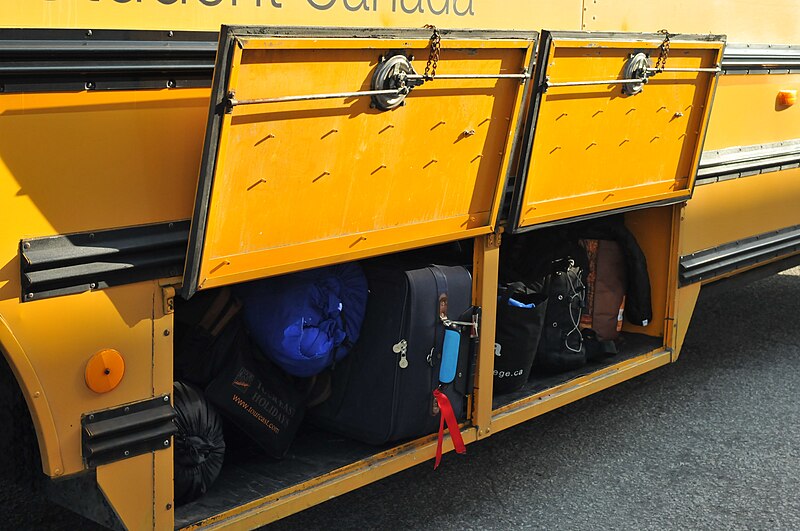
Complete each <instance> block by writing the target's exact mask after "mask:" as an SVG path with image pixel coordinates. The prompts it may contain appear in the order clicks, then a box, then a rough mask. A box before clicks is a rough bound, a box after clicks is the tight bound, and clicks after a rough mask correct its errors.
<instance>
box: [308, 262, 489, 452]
mask: <svg viewBox="0 0 800 531" xmlns="http://www.w3.org/2000/svg"><path fill="white" fill-rule="evenodd" d="M364 269H365V273H366V275H367V280H368V282H369V290H370V291H369V298H368V300H367V312H366V318H365V320H364V324H363V326H362V328H361V336H360V338H359V340H358V342H357V343H356V345H355V346H354V348H353V350H352V351H351V352H350V354H349V355H348V356H347V357H346V358H345V359H344V360H342V361H341V362H339V363H337V364H336V366H335V367H334V369H333V371H332V373H331V374H332V394H331V397H330V398H329V399H328V400H327V401H325V402H324V403H322V404H321V405H320V406H318V407H316V408H314V409H312V410H311V411H310V412H309V414H310V415H311V417H312V419H313V420H314V421H315V423H316V424H317V425H319V426H321V427H323V428H325V429H328V430H330V431H333V432H336V433H339V434H341V435H344V436H347V437H350V438H353V439H357V440H360V441H363V442H366V443H369V444H385V443H388V442H391V441H397V440H401V439H408V438H412V437H418V436H422V435H427V434H430V433H435V432H436V431H437V430H440V422H444V421H443V420H441V419H442V418H444V416H443V415H440V408H439V402H440V399H441V397H439V400H437V398H436V397H435V396H434V391H435V390H436V389H441V392H442V393H443V394H444V395H446V396H447V398H448V399H449V402H450V404H451V405H452V409H453V412H454V413H455V417H456V418H457V420H458V421H463V420H464V419H466V415H467V395H468V394H469V393H470V392H471V381H472V363H473V358H474V352H475V346H476V345H477V341H478V339H477V326H470V325H469V324H468V323H472V322H473V317H474V318H475V322H477V311H476V310H475V309H473V307H472V302H471V300H472V278H471V275H470V273H469V271H467V270H466V269H465V268H463V267H460V266H458V267H448V266H428V267H421V268H412V269H404V268H402V267H398V266H387V265H372V266H369V265H368V266H365V268H364ZM440 311H441V312H444V313H445V314H446V317H447V319H442V318H441V317H440ZM451 320H452V321H460V322H461V323H449V326H448V323H445V322H443V321H451ZM445 336H447V339H445ZM445 343H447V345H445ZM454 345H455V346H454ZM443 349H444V351H445V352H446V353H447V354H445V355H444V362H443V355H442V353H443ZM454 352H457V354H458V355H457V360H453V355H452V354H453V353H454ZM447 373H449V374H450V375H451V376H452V378H453V380H452V382H451V383H448V384H446V385H440V380H441V379H443V380H445V381H446V380H448V379H449V377H448V376H447V375H446V374H447ZM442 374H445V376H443V377H442ZM446 409H447V408H446V405H445V406H443V407H442V411H444V412H445V413H447V411H445V410H446ZM451 418H452V417H451ZM440 431H441V430H440ZM451 433H452V432H451Z"/></svg>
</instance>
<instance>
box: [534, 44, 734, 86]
mask: <svg viewBox="0 0 800 531" xmlns="http://www.w3.org/2000/svg"><path fill="white" fill-rule="evenodd" d="M721 71H722V68H721V67H720V65H716V66H714V67H710V68H653V67H651V66H650V58H649V57H648V56H647V54H645V53H644V52H639V53H636V54H632V55H631V57H630V58H629V59H628V62H627V63H625V68H624V69H623V74H622V78H621V79H598V80H587V81H560V82H557V83H553V82H551V81H550V77H549V76H548V77H546V78H545V80H544V83H543V84H542V86H541V91H542V93H545V92H547V91H548V89H550V88H552V87H583V86H590V85H622V93H623V94H625V95H626V96H635V95H636V94H639V93H640V92H641V91H642V89H643V88H644V85H646V84H647V83H648V81H650V78H651V77H653V76H655V75H658V74H661V73H662V72H675V73H685V72H702V73H711V74H718V73H720V72H721Z"/></svg>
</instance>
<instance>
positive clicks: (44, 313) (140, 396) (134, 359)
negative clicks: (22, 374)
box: [0, 282, 172, 476]
mask: <svg viewBox="0 0 800 531" xmlns="http://www.w3.org/2000/svg"><path fill="white" fill-rule="evenodd" d="M159 294H160V293H159V292H158V291H157V290H156V286H155V283H153V282H148V283H143V284H132V285H129V286H120V287H115V288H110V289H108V290H105V291H103V292H95V293H84V294H80V295H72V296H68V297H59V298H54V299H46V300H42V301H34V302H31V303H25V304H19V303H18V302H17V301H15V300H5V301H0V312H2V315H3V318H4V320H5V322H6V323H7V324H8V327H9V328H10V329H11V330H13V331H14V333H15V336H16V339H17V340H18V342H19V345H20V348H21V350H22V351H23V352H24V353H25V356H26V357H27V359H28V360H29V361H30V365H31V367H32V368H33V371H34V374H35V377H36V379H38V381H39V385H36V386H34V387H32V389H39V390H40V392H41V398H37V399H35V400H34V402H36V401H37V400H42V401H43V400H46V401H47V407H48V408H49V409H50V411H51V414H52V422H53V423H54V425H55V430H56V433H57V438H55V439H49V438H47V437H45V439H44V443H45V445H46V446H47V447H48V451H47V452H46V455H49V454H51V453H53V452H60V454H61V462H62V464H61V466H58V465H56V464H55V463H56V461H53V460H52V459H49V458H48V459H47V460H46V461H45V462H44V466H45V467H46V468H45V472H46V473H47V474H49V475H51V476H55V475H57V473H56V468H59V470H60V473H61V474H71V473H74V472H78V471H80V470H83V468H84V466H83V461H82V459H81V424H80V419H81V415H82V414H84V413H88V412H90V411H98V410H102V409H106V408H109V407H114V406H117V405H119V404H124V403H128V402H135V401H139V400H144V399H147V398H151V397H152V396H156V395H159V394H164V393H171V390H172V385H171V368H172V366H171V345H170V346H169V349H170V350H169V351H168V352H166V353H164V351H163V350H162V351H161V352H162V353H163V354H162V358H163V357H166V359H163V360H162V359H155V358H154V355H155V352H154V346H155V345H156V344H158V343H160V342H165V341H169V339H167V338H164V337H163V336H161V337H159V336H156V337H154V334H153V328H154V324H155V323H154V321H153V318H152V315H153V312H154V311H158V310H157V307H160V300H159V299H158V298H157V297H158V296H159ZM154 302H155V303H156V304H157V306H154ZM154 342H155V343H154ZM5 348H7V347H5ZM105 348H114V349H115V350H118V351H119V352H121V353H122V354H123V355H124V356H125V378H123V379H122V381H121V382H120V384H119V385H118V386H117V387H116V388H115V389H114V390H113V391H110V392H108V393H103V394H97V393H95V392H93V391H92V390H90V389H89V388H88V387H87V386H86V383H85V376H84V368H85V365H86V362H87V361H88V360H89V359H90V358H91V357H92V356H93V355H94V354H95V353H96V352H98V351H99V350H102V349H105ZM12 361H15V362H16V361H17V360H16V359H13V360H12ZM167 362H168V364H167ZM162 368H163V372H159V373H158V374H154V369H155V370H159V371H160V370H162ZM165 381H169V385H168V386H166V385H164V384H165ZM24 383H25V384H26V386H27V385H31V382H25V381H24ZM30 392H31V390H30V388H29V390H28V393H30ZM34 392H35V391H34ZM32 411H33V412H34V413H38V411H37V409H36V408H34V409H33V410H32ZM39 422H49V420H48V419H47V417H43V418H40V419H39ZM44 434H45V435H47V432H45V433H44ZM51 445H53V450H50V449H49V447H50V446H51ZM56 448H58V450H56Z"/></svg>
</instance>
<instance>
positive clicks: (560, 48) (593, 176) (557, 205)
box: [509, 32, 725, 232]
mask: <svg viewBox="0 0 800 531" xmlns="http://www.w3.org/2000/svg"><path fill="white" fill-rule="evenodd" d="M724 44H725V43H724V36H716V35H705V36H697V35H672V34H664V33H660V34H631V33H614V34H609V33H594V32H592V33H588V32H544V33H542V43H541V46H540V50H539V59H538V64H537V69H536V70H537V72H536V95H535V98H534V100H533V105H534V106H533V109H532V111H531V116H530V119H529V127H528V129H529V130H530V131H532V134H530V135H529V140H528V145H527V148H526V151H525V153H524V155H523V157H522V159H521V163H520V168H519V170H518V177H517V179H516V183H515V187H514V195H513V200H512V209H511V214H510V217H509V225H510V229H511V230H512V231H513V232H522V231H524V230H526V229H530V228H534V227H536V226H544V225H550V224H556V223H560V222H562V221H569V220H573V219H576V218H586V217H593V216H597V215H600V214H601V213H605V212H620V211H626V210H631V209H634V208H638V207H641V206H644V205H657V204H669V203H676V202H680V201H683V200H686V199H688V198H689V197H691V194H692V190H693V188H694V181H695V176H696V173H697V165H698V161H699V158H700V153H701V151H702V145H703V139H704V137H705V133H706V127H707V124H708V117H709V114H710V112H711V102H712V99H713V96H714V91H715V88H716V83H717V76H718V73H719V70H720V68H719V65H720V61H721V60H722V52H723V48H724Z"/></svg>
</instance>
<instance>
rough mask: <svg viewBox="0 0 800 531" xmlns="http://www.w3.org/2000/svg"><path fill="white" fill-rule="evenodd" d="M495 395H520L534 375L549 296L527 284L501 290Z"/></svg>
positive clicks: (514, 283) (504, 286)
mask: <svg viewBox="0 0 800 531" xmlns="http://www.w3.org/2000/svg"><path fill="white" fill-rule="evenodd" d="M497 292H498V297H497V328H496V332H495V345H494V355H495V357H494V386H493V389H494V394H501V393H509V392H512V391H516V390H517V389H519V388H521V387H522V386H523V385H525V382H527V381H528V377H529V376H530V373H531V367H532V365H533V360H534V358H535V357H536V350H537V348H538V347H539V338H540V337H541V335H542V325H543V324H544V318H545V312H546V310H547V295H546V294H544V293H541V292H540V291H537V290H536V289H534V288H532V287H530V286H528V285H526V284H525V283H524V282H509V283H504V284H501V285H500V286H499V287H498V290H497Z"/></svg>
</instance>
